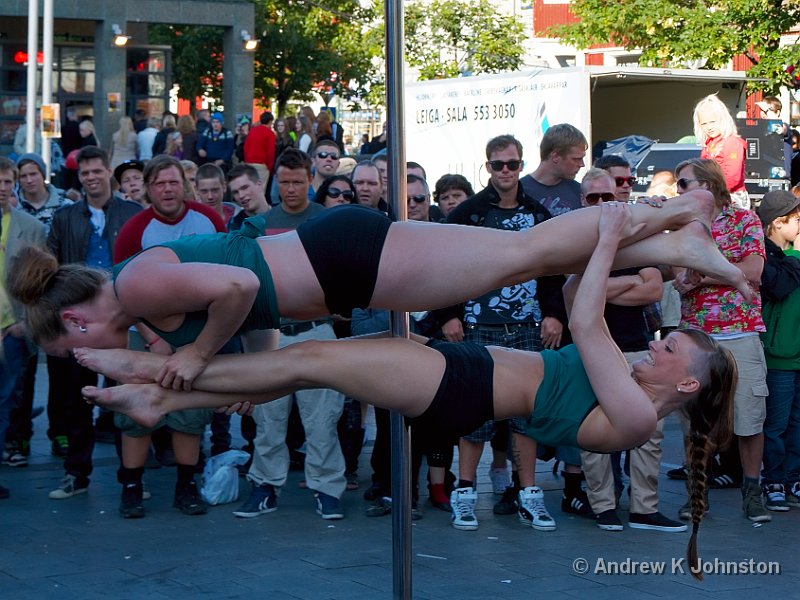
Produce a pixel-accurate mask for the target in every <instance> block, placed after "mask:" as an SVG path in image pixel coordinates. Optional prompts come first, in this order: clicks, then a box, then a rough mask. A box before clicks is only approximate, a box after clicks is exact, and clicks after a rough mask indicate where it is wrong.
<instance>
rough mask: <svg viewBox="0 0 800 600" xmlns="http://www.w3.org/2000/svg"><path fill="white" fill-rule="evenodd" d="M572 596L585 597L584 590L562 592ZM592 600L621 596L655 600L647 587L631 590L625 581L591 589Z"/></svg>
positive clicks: (610, 599)
mask: <svg viewBox="0 0 800 600" xmlns="http://www.w3.org/2000/svg"><path fill="white" fill-rule="evenodd" d="M564 593H565V594H567V595H568V596H571V597H573V598H581V599H583V598H586V592H585V591H584V590H567V591H565V592H564ZM591 597H592V600H619V599H621V598H637V599H641V600H655V599H656V598H658V597H659V596H656V595H655V594H653V593H652V592H651V591H649V590H647V589H642V588H639V589H637V590H632V589H630V588H629V587H627V584H625V583H618V584H610V585H607V586H606V587H604V588H598V589H593V590H592V592H591Z"/></svg>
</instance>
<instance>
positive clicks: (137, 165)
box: [114, 160, 144, 183]
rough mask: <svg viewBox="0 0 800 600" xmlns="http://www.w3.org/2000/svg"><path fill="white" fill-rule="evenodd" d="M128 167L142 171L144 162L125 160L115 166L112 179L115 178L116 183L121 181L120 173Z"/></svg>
mask: <svg viewBox="0 0 800 600" xmlns="http://www.w3.org/2000/svg"><path fill="white" fill-rule="evenodd" d="M128 169H136V170H137V171H141V172H142V173H144V163H143V162H142V161H140V160H126V161H125V162H124V163H122V164H120V165H119V166H117V168H116V169H114V179H116V180H117V183H119V182H120V181H122V174H123V173H124V172H125V171H127V170H128Z"/></svg>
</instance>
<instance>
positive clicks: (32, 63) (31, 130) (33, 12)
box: [25, 0, 39, 152]
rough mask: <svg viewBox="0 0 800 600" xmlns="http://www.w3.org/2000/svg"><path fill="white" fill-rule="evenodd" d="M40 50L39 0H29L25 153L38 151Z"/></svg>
mask: <svg viewBox="0 0 800 600" xmlns="http://www.w3.org/2000/svg"><path fill="white" fill-rule="evenodd" d="M38 50H39V0H28V89H27V105H26V111H25V128H26V129H25V152H33V151H34V150H35V149H36V138H35V137H34V136H35V135H36V58H37V54H38Z"/></svg>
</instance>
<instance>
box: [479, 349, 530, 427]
mask: <svg viewBox="0 0 800 600" xmlns="http://www.w3.org/2000/svg"><path fill="white" fill-rule="evenodd" d="M487 350H488V351H489V354H491V356H492V359H493V360H494V389H493V393H494V416H495V419H496V420H498V421H499V420H502V419H508V418H510V417H528V416H530V415H531V413H532V412H533V406H534V402H535V401H536V392H538V391H539V385H540V384H541V383H542V379H543V378H544V361H543V360H542V357H541V356H540V355H539V353H538V352H522V351H519V350H514V351H512V350H509V349H508V348H501V347H499V346H489V347H488V348H487Z"/></svg>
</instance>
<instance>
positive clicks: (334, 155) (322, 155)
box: [317, 150, 339, 160]
mask: <svg viewBox="0 0 800 600" xmlns="http://www.w3.org/2000/svg"><path fill="white" fill-rule="evenodd" d="M317 158H330V159H331V160H336V159H337V158H339V155H338V154H337V153H336V152H325V151H324V150H323V151H321V152H317Z"/></svg>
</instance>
